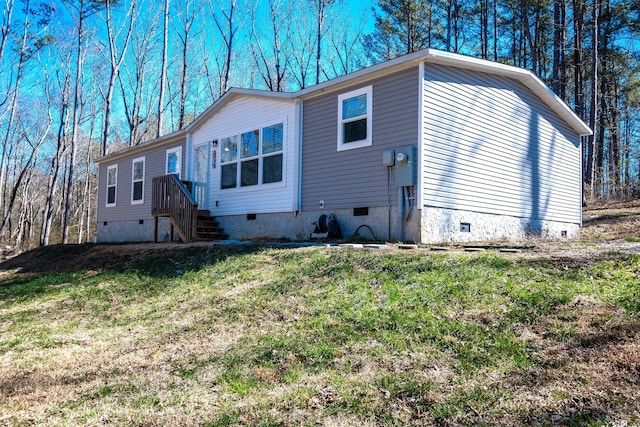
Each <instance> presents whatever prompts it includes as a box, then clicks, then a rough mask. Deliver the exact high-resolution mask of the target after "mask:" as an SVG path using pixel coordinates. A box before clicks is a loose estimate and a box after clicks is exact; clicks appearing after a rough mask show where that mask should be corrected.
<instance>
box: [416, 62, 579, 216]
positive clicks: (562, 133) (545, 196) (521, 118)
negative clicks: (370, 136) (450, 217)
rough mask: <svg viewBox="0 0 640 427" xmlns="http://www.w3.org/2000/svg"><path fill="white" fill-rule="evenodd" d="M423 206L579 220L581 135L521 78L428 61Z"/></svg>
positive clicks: (425, 89) (424, 130) (424, 121)
mask: <svg viewBox="0 0 640 427" xmlns="http://www.w3.org/2000/svg"><path fill="white" fill-rule="evenodd" d="M425 79H426V81H425V85H424V106H425V108H424V119H423V123H424V129H423V132H424V133H423V138H424V150H423V165H424V166H423V170H424V175H423V177H422V186H423V190H422V191H423V194H422V196H423V199H422V200H423V204H424V206H432V207H440V208H449V209H462V210H469V211H474V212H483V213H494V214H501V215H510V216H516V217H522V218H532V219H537V220H554V221H561V222H570V223H579V222H580V220H581V214H580V206H581V191H582V190H581V164H580V150H581V148H580V137H579V136H578V135H577V134H576V133H575V132H574V131H572V130H571V129H570V128H569V127H568V126H567V125H566V124H565V123H564V122H563V121H562V120H561V119H560V118H559V117H558V116H557V115H556V114H555V113H554V112H552V111H551V110H550V109H549V107H548V106H546V104H544V103H543V102H542V101H541V100H540V99H539V98H538V97H536V96H535V95H534V94H532V93H531V92H530V91H529V90H528V89H527V88H526V87H524V86H523V85H522V84H521V83H519V82H518V81H516V80H513V79H510V78H507V77H500V76H495V75H491V74H486V73H478V72H474V71H468V70H464V69H459V68H453V67H445V66H440V65H435V64H429V63H427V64H426V66H425Z"/></svg>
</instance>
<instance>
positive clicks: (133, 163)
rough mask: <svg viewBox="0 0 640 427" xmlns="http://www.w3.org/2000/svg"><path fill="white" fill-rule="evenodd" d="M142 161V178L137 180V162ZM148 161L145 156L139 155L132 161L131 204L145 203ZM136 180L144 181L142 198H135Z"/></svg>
mask: <svg viewBox="0 0 640 427" xmlns="http://www.w3.org/2000/svg"><path fill="white" fill-rule="evenodd" d="M139 162H142V179H139V180H136V178H135V164H136V163H139ZM146 166H147V165H146V161H145V157H144V156H142V157H137V158H135V159H133V160H132V161H131V204H132V205H141V204H143V203H144V178H145V174H146ZM136 182H142V197H141V198H140V200H134V199H133V195H134V194H135V191H134V190H135V188H134V187H135V184H136Z"/></svg>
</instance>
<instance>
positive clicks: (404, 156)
mask: <svg viewBox="0 0 640 427" xmlns="http://www.w3.org/2000/svg"><path fill="white" fill-rule="evenodd" d="M395 160H396V162H395V164H396V186H398V187H413V186H414V185H416V165H417V164H418V161H417V159H416V146H415V145H407V146H406V147H399V148H396V159H395Z"/></svg>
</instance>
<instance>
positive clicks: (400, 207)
mask: <svg viewBox="0 0 640 427" xmlns="http://www.w3.org/2000/svg"><path fill="white" fill-rule="evenodd" d="M403 194H404V187H398V243H402V240H403V236H402V228H403V227H402V225H403V224H402V223H403V220H402V218H403V217H404V212H403V210H404V196H403Z"/></svg>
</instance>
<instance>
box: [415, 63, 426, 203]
mask: <svg viewBox="0 0 640 427" xmlns="http://www.w3.org/2000/svg"><path fill="white" fill-rule="evenodd" d="M418 74H419V76H418V177H417V178H418V179H417V182H416V193H417V196H416V197H417V200H416V208H417V209H418V210H421V209H422V199H423V194H422V187H423V183H422V180H423V179H424V176H425V169H426V167H425V164H424V159H423V158H422V155H423V153H424V151H423V148H424V145H425V143H426V142H425V135H424V115H425V113H426V111H425V110H426V106H425V105H424V87H425V82H424V61H420V65H419V66H418Z"/></svg>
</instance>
